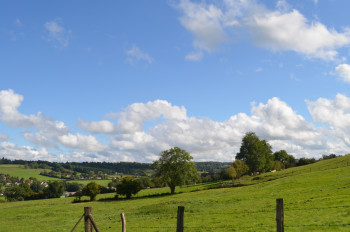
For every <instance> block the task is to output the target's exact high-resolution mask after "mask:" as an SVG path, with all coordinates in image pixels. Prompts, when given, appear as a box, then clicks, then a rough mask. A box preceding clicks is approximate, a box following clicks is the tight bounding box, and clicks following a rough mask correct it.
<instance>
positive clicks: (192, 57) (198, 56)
mask: <svg viewBox="0 0 350 232" xmlns="http://www.w3.org/2000/svg"><path fill="white" fill-rule="evenodd" d="M202 58H203V52H192V53H189V54H187V56H186V57H185V59H186V60H188V61H201V60H202Z"/></svg>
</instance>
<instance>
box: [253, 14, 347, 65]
mask: <svg viewBox="0 0 350 232" xmlns="http://www.w3.org/2000/svg"><path fill="white" fill-rule="evenodd" d="M248 25H249V26H250V29H251V30H252V33H253V34H254V36H255V39H254V40H255V42H256V44H258V45H260V46H262V47H265V48H268V49H271V50H276V51H278V50H290V51H295V52H297V53H301V54H304V55H306V56H308V57H317V58H321V59H325V60H332V59H334V58H335V56H336V55H337V54H338V53H337V51H336V49H337V48H339V47H343V46H345V45H348V44H349V43H350V36H349V34H348V33H345V34H344V33H338V32H337V31H335V30H334V29H330V30H329V29H327V27H326V26H325V25H323V24H321V23H319V22H311V23H310V22H308V20H307V19H306V18H305V17H304V16H303V15H302V14H301V13H300V12H299V11H297V10H293V11H291V12H288V13H281V12H279V11H273V12H269V13H266V14H264V15H257V16H254V17H251V18H250V19H249V20H248Z"/></svg>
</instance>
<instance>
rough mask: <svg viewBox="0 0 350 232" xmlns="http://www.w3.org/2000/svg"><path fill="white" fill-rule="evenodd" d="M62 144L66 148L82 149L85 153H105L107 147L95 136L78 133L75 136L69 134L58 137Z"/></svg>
mask: <svg viewBox="0 0 350 232" xmlns="http://www.w3.org/2000/svg"><path fill="white" fill-rule="evenodd" d="M58 140H59V141H60V143H61V144H62V145H64V146H66V147H70V148H75V149H80V150H83V151H90V152H93V151H103V150H104V149H107V146H106V145H104V144H101V143H100V142H99V141H98V140H97V139H96V138H95V137H94V136H91V135H82V134H80V133H77V134H75V135H73V134H71V133H69V134H65V135H61V136H59V137H58Z"/></svg>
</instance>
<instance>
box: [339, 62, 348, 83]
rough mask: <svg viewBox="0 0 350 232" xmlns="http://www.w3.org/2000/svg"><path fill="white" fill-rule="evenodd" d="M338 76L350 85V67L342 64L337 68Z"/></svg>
mask: <svg viewBox="0 0 350 232" xmlns="http://www.w3.org/2000/svg"><path fill="white" fill-rule="evenodd" d="M335 71H336V74H337V75H338V76H340V77H341V78H342V79H343V81H345V82H347V83H350V65H348V64H340V65H338V66H337V67H336V68H335Z"/></svg>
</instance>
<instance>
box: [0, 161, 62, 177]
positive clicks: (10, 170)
mask: <svg viewBox="0 0 350 232" xmlns="http://www.w3.org/2000/svg"><path fill="white" fill-rule="evenodd" d="M45 170H46V171H50V170H49V169H30V168H27V169H26V168H24V165H19V164H1V165H0V173H3V174H9V175H10V176H14V177H18V178H24V179H29V177H33V178H37V179H38V180H42V181H44V180H45V181H49V180H59V179H58V178H54V177H48V176H42V175H40V172H43V171H45Z"/></svg>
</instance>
